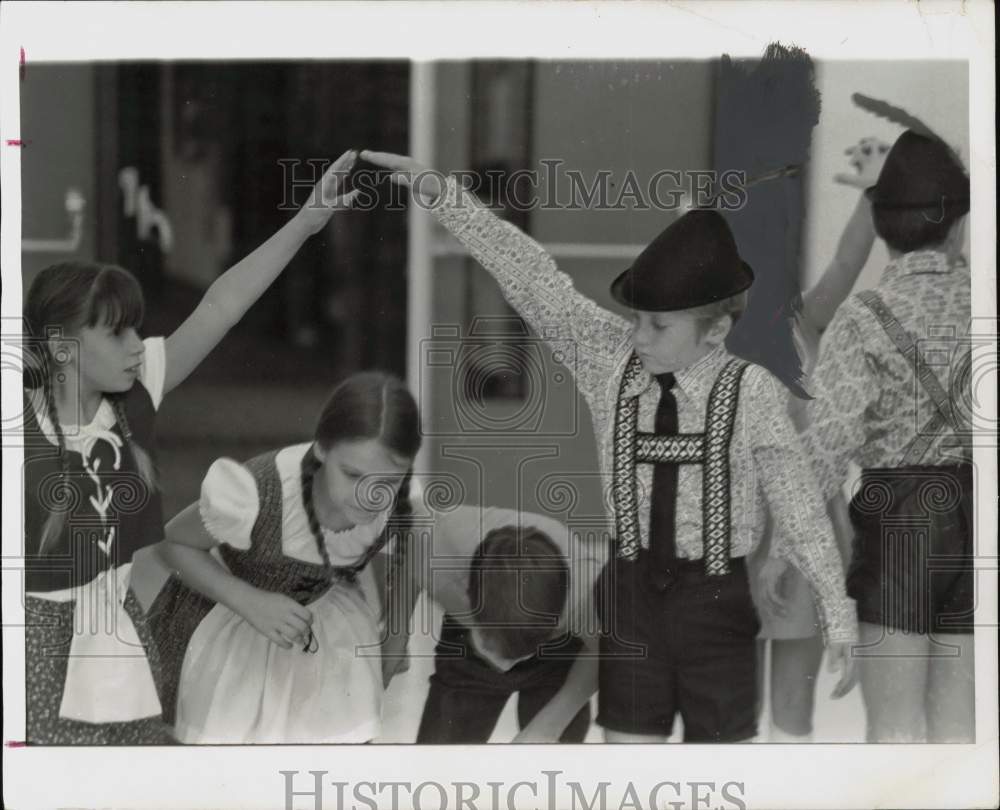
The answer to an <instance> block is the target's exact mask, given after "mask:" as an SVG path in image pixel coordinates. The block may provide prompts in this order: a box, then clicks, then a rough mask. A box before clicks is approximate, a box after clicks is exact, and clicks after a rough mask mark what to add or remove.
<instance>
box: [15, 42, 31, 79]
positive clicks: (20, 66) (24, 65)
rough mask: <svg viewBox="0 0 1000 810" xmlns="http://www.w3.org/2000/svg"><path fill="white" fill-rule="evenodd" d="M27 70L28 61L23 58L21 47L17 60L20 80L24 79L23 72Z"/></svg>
mask: <svg viewBox="0 0 1000 810" xmlns="http://www.w3.org/2000/svg"><path fill="white" fill-rule="evenodd" d="M27 71H28V62H27V60H26V59H25V58H24V48H21V58H20V59H18V61H17V72H18V75H19V76H20V77H21V81H22V82H23V81H24V74H25V73H27Z"/></svg>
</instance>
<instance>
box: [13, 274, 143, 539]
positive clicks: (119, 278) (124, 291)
mask: <svg viewBox="0 0 1000 810" xmlns="http://www.w3.org/2000/svg"><path fill="white" fill-rule="evenodd" d="M144 314H145V304H144V302H143V297H142V290H141V288H140V287H139V284H138V282H137V281H136V280H135V277H134V276H132V275H131V274H130V273H129V272H128V271H127V270H123V269H122V268H120V267H116V266H115V265H108V264H98V263H96V262H82V261H69V262H59V263H57V264H53V265H50V266H49V267H46V268H45V269H44V270H42V272H41V273H39V274H38V276H36V277H35V280H34V281H33V282H32V284H31V287H30V288H29V290H28V295H27V298H26V299H25V304H24V321H25V329H26V331H27V334H26V335H25V337H26V338H27V342H28V347H27V348H26V350H25V370H24V387H25V389H27V390H29V391H32V390H38V389H41V391H42V394H43V400H44V406H45V412H46V415H47V416H48V419H49V421H50V422H51V423H52V427H53V430H54V432H55V434H56V442H57V446H58V454H59V481H58V483H57V485H56V486H57V488H62V487H68V486H69V450H68V448H67V446H66V437H65V434H64V432H63V429H62V424H61V422H60V420H59V411H58V408H57V407H56V397H55V388H56V385H57V384H58V383H61V382H63V377H62V375H61V374H60V373H58V372H56V370H55V367H56V366H57V365H59V363H58V362H57V360H58V358H55V357H53V356H52V351H51V349H50V348H49V345H48V341H47V338H48V337H50V336H51V335H52V334H53V333H55V334H57V335H59V336H61V337H65V336H68V335H73V334H75V333H77V332H78V331H79V330H81V329H84V328H92V327H94V326H97V325H98V324H104V325H106V326H108V327H109V328H111V329H113V330H115V331H119V330H123V329H128V328H133V329H137V328H139V327H140V326H141V325H142V320H143V316H144ZM108 399H109V400H110V402H111V405H112V407H113V408H114V412H115V418H116V420H117V422H118V427H119V429H120V430H121V432H122V436H123V438H124V439H125V443H126V445H127V446H128V448H129V450H130V451H131V453H132V457H133V458H134V460H135V464H136V470H137V472H138V473H139V476H140V477H141V478H142V481H143V483H144V484H145V485H146V486H147V487H149V488H150V489H153V488H155V487H156V473H155V469H154V465H153V462H152V459H151V458H150V456H149V453H148V452H147V451H146V449H145V448H143V447H142V446H141V445H140V444H139V443H138V442H137V441H135V439H134V437H133V436H132V430H131V427H130V426H129V423H128V418H127V417H126V415H125V407H124V403H123V401H122V398H121V396H120V395H115V394H110V395H108ZM65 523H66V513H65V512H64V511H63V510H59V509H53V510H51V511H50V513H49V516H48V517H47V518H46V521H45V525H44V527H43V528H42V536H41V539H40V541H39V552H40V553H45V551H46V550H48V549H49V548H51V547H52V545H54V544H55V543H56V542H57V541H58V539H59V536H60V535H61V534H62V531H63V527H64V526H65Z"/></svg>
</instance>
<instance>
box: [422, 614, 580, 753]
mask: <svg viewBox="0 0 1000 810" xmlns="http://www.w3.org/2000/svg"><path fill="white" fill-rule="evenodd" d="M582 648H583V642H582V641H581V640H580V639H579V638H577V637H575V636H565V637H563V638H561V639H556V640H553V641H551V642H548V643H547V644H546V645H544V648H543V652H542V653H541V654H539V655H536V656H534V657H533V658H529V659H527V660H526V661H521V662H519V663H517V664H515V665H514V666H513V667H511V668H510V669H509V670H507V671H506V672H500V671H499V670H497V669H495V668H494V667H492V666H490V664H488V663H487V662H486V661H484V660H483V659H482V658H480V657H479V656H478V655H476V652H475V649H474V648H473V646H472V643H471V641H470V640H469V631H468V630H467V629H466V628H465V627H464V626H463V625H461V624H460V623H459V622H457V621H456V620H455V619H453V618H452V617H451V616H448V615H446V616H445V617H444V622H443V624H442V627H441V635H440V641H439V642H438V645H437V649H436V650H435V657H434V674H433V675H432V676H431V688H430V692H429V693H428V695H427V702H426V703H425V704H424V713H423V717H422V718H421V720H420V730H419V732H418V733H417V742H418V743H437V744H442V743H485V742H489V739H490V735H491V734H492V733H493V729H494V727H495V726H496V724H497V720H499V719H500V715H501V713H502V712H503V709H504V706H505V705H506V704H507V701H508V699H509V698H510V696H511V695H513V694H514V693H517V719H518V724H519V726H520V727H521V728H524V727H525V726H526V725H527V724H528V723H529V722H531V720H532V718H533V717H534V716H535V715H536V714H538V712H539V711H541V709H542V708H543V707H544V706H545V705H546V704H547V703H548V702H549V701H550V700H551V699H552V697H553V696H554V695H555V694H556V692H558V691H559V689H561V688H562V685H563V684H564V683H565V682H566V676H567V675H568V674H569V670H570V667H572V666H573V662H574V661H575V660H576V658H577V655H578V653H579V652H580V650H581V649H582ZM589 728H590V704H589V703H585V704H584V705H583V706H582V707H581V709H580V711H579V712H577V714H576V716H575V717H574V718H573V719H572V720H571V721H570V723H569V724H568V725H567V727H566V729H565V731H564V732H563V734H562V737H561V738H560V742H569V743H574V742H583V739H584V737H586V735H587V730H588V729H589Z"/></svg>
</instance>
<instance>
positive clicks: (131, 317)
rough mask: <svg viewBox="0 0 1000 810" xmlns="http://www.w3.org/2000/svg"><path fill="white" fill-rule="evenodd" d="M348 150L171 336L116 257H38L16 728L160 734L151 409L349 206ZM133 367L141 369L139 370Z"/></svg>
mask: <svg viewBox="0 0 1000 810" xmlns="http://www.w3.org/2000/svg"><path fill="white" fill-rule="evenodd" d="M355 157H356V156H355V154H354V153H352V152H348V153H345V154H344V155H343V156H342V157H341V158H340V159H339V160H337V161H336V162H335V163H334V164H333V165H332V166H331V167H330V170H329V171H328V172H327V173H326V174H325V175H324V176H323V178H322V179H321V180H320V182H319V183H318V184H317V185H316V187H315V188H314V190H313V192H312V195H311V197H310V201H309V203H308V204H307V205H305V206H304V207H303V208H302V209H300V210H299V211H298V212H297V213H296V215H295V216H294V217H293V218H292V219H291V220H290V221H289V222H288V223H287V224H286V225H285V226H284V227H282V228H281V230H279V231H278V232H277V233H276V234H275V235H274V236H272V237H271V238H270V239H269V240H267V241H266V242H265V243H264V244H263V245H261V246H260V247H259V248H257V249H256V250H255V251H254V252H253V253H251V254H250V255H249V256H247V257H246V258H245V259H243V260H242V261H241V262H239V263H238V264H236V265H235V266H234V267H232V268H230V269H229V270H228V271H227V272H226V273H225V274H223V275H222V276H221V277H220V278H219V279H218V280H217V281H216V282H215V283H214V284H213V285H212V286H211V287H210V288H209V289H208V291H207V292H206V294H205V296H204V298H203V299H202V301H201V303H200V304H199V306H198V307H197V308H196V309H195V311H194V312H193V313H192V314H191V315H190V317H188V319H187V320H186V321H184V323H183V324H181V326H180V327H179V328H178V329H177V330H176V331H175V332H174V333H173V334H171V335H170V336H169V337H167V338H149V339H147V340H141V339H140V338H139V333H138V330H139V329H140V328H141V326H142V320H143V312H144V302H143V297H142V293H141V291H140V288H139V285H138V283H137V282H136V280H135V278H134V277H133V276H131V275H130V274H129V273H128V272H127V271H125V270H123V269H121V268H119V267H114V266H111V265H103V264H97V263H91V262H78V261H73V262H64V263H60V264H56V265H53V266H51V267H48V268H46V269H45V270H43V271H42V272H41V273H40V274H39V275H38V276H37V277H36V278H35V280H34V282H33V283H32V285H31V287H30V289H29V292H28V296H27V299H26V301H25V307H24V316H25V324H26V328H27V330H28V335H27V337H28V340H27V342H26V349H25V432H26V435H27V436H28V437H29V439H30V441H28V442H27V447H26V448H25V464H24V477H25V492H24V501H25V502H24V513H25V579H26V591H27V597H26V605H25V608H26V616H27V622H26V625H27V627H26V658H25V661H26V682H27V683H26V704H27V706H26V708H27V739H28V742H29V743H30V744H42V745H74V744H78V745H101V744H114V745H128V744H158V743H164V742H167V741H169V737H168V736H167V735H166V733H165V726H164V725H163V723H162V720H161V717H160V715H161V706H160V703H159V700H158V698H157V690H156V687H155V678H154V675H155V673H154V671H153V670H154V668H155V656H152V655H151V656H150V658H149V659H147V656H146V649H147V644H146V642H147V640H148V634H147V628H146V626H145V622H144V620H143V617H142V611H141V608H140V607H139V605H138V602H137V601H136V599H135V595H134V593H132V591H131V590H130V579H131V574H132V559H133V555H134V554H135V553H136V552H137V551H139V550H140V549H142V548H143V547H145V546H149V545H152V544H154V543H156V542H158V541H160V540H161V539H162V538H163V518H162V509H161V505H160V496H159V492H158V489H157V482H156V474H155V472H154V469H155V467H154V461H153V458H154V450H155V447H154V445H155V439H154V426H155V418H156V409H157V407H158V406H159V404H160V401H161V400H162V398H163V397H164V395H166V394H167V393H168V392H169V391H171V390H172V389H173V388H175V387H176V386H177V385H179V384H180V383H181V382H183V381H184V379H185V378H187V376H188V375H189V374H190V373H191V372H192V371H193V370H194V369H195V368H196V367H197V366H198V364H199V363H200V362H201V361H202V360H203V359H204V358H205V356H206V355H207V354H208V353H209V352H210V351H211V350H212V349H213V348H214V347H215V346H216V344H217V343H218V342H219V341H220V340H221V339H222V338H223V336H224V335H225V334H226V332H228V331H229V329H230V328H231V327H232V326H233V325H235V323H236V322H237V321H238V320H239V319H240V318H241V317H242V316H243V314H244V313H245V312H246V311H247V309H249V307H250V306H251V305H252V304H253V303H254V302H255V301H256V300H257V299H258V298H259V297H260V295H261V294H262V293H263V292H264V291H265V290H266V289H267V288H268V287H269V286H270V284H271V282H273V281H274V279H275V278H277V276H278V275H279V274H280V273H281V271H282V270H283V269H284V267H285V265H286V264H287V263H288V262H289V260H290V259H291V258H292V256H294V255H295V253H296V252H297V251H298V249H299V247H300V246H301V245H302V244H303V243H304V242H305V241H306V239H308V238H309V236H311V235H312V234H314V233H317V232H318V231H319V230H320V229H321V228H322V227H323V226H324V225H325V224H326V222H327V221H328V220H329V218H330V216H331V214H332V213H333V211H334V210H336V209H337V208H341V207H349V206H350V204H351V202H352V201H353V196H354V194H353V193H352V194H347V195H343V196H339V195H338V183H339V179H340V178H341V177H343V175H344V173H345V172H346V171H347V169H348V168H349V167H350V166H351V165H352V163H353V161H354V159H355ZM137 382H138V383H139V384H138V385H137V384H136V383H137Z"/></svg>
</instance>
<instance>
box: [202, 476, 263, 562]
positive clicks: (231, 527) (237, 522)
mask: <svg viewBox="0 0 1000 810" xmlns="http://www.w3.org/2000/svg"><path fill="white" fill-rule="evenodd" d="M198 511H199V512H200V514H201V522H202V524H203V525H204V527H205V530H206V531H207V532H208V533H209V534H210V535H211V536H212V537H213V538H214V539H215V540H216V541H217V542H219V543H226V544H227V545H230V546H233V547H234V548H239V549H244V550H245V549H248V548H250V534H251V531H252V530H253V526H254V523H255V522H256V520H257V513H258V512H259V511H260V498H259V497H258V494H257V482H256V481H255V480H254V477H253V474H252V473H251V472H250V471H249V470H248V469H247V468H246V467H244V466H243V465H242V464H240V463H239V462H236V461H233V460H232V459H228V458H220V459H219V460H217V461H216V462H215V463H213V464H212V466H211V467H209V469H208V474H207V475H206V476H205V480H204V481H202V482H201V500H200V501H199V502H198Z"/></svg>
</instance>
